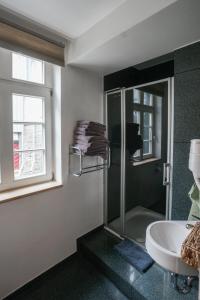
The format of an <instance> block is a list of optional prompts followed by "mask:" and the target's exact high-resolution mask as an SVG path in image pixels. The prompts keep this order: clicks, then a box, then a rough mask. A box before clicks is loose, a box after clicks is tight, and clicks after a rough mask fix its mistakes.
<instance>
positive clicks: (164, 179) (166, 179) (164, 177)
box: [163, 163, 170, 186]
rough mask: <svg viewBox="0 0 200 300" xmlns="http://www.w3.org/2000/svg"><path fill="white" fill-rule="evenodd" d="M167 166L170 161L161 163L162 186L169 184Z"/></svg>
mask: <svg viewBox="0 0 200 300" xmlns="http://www.w3.org/2000/svg"><path fill="white" fill-rule="evenodd" d="M169 167H170V163H164V164H163V185H164V186H167V185H169V184H170V180H169Z"/></svg>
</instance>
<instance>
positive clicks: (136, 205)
mask: <svg viewBox="0 0 200 300" xmlns="http://www.w3.org/2000/svg"><path fill="white" fill-rule="evenodd" d="M172 117H173V79H172V78H168V79H165V80H160V81H156V82H151V83H148V84H144V85H140V86H135V87H131V88H126V89H125V88H122V89H116V90H114V91H110V92H107V93H106V94H105V122H106V125H107V135H108V139H109V141H110V149H111V162H110V168H109V169H108V170H107V171H106V172H105V174H104V175H105V176H104V177H105V178H104V179H105V182H104V183H105V205H104V218H105V220H104V223H105V226H106V227H107V228H108V229H110V230H112V231H114V232H115V233H117V234H119V235H121V236H126V237H128V238H130V239H133V240H135V241H136V242H138V243H140V244H142V245H144V242H145V232H146V227H147V226H148V224H150V223H151V222H153V221H157V220H162V219H169V218H170V195H171V181H170V178H171V175H172V164H171V161H172V151H171V145H172V143H171V140H172V134H173V130H172V129H173V124H172V122H173V119H172Z"/></svg>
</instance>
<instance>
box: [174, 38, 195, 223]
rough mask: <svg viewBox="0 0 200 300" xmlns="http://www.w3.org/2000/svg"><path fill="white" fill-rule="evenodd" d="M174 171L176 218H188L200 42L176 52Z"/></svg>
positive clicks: (191, 182)
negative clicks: (189, 161)
mask: <svg viewBox="0 0 200 300" xmlns="http://www.w3.org/2000/svg"><path fill="white" fill-rule="evenodd" d="M174 68H175V75H174V97H175V98H174V115H175V118H174V174H173V194H172V219H180V220H181V219H187V217H188V214H189V210H190V207H191V202H190V199H189V197H188V192H189V190H190V188H191V186H192V184H193V176H192V173H191V172H190V171H189V169H188V159H189V150H190V140H191V139H194V138H200V43H196V44H193V45H191V46H187V47H185V48H182V49H179V50H177V51H176V52H175V55H174Z"/></svg>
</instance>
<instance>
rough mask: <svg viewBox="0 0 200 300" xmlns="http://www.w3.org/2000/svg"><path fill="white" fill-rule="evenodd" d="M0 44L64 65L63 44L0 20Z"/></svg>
mask: <svg viewBox="0 0 200 300" xmlns="http://www.w3.org/2000/svg"><path fill="white" fill-rule="evenodd" d="M0 46H1V47H4V48H7V49H9V50H12V51H16V52H21V53H24V54H26V55H30V56H32V57H36V58H39V59H42V60H45V61H48V62H51V63H54V64H57V65H60V66H64V65H65V59H64V50H65V48H64V45H58V44H56V43H53V42H51V41H48V40H45V39H43V38H41V37H38V36H37V35H34V34H32V33H29V32H26V31H24V30H21V29H19V28H17V27H15V26H12V25H10V24H6V23H4V22H1V21H0Z"/></svg>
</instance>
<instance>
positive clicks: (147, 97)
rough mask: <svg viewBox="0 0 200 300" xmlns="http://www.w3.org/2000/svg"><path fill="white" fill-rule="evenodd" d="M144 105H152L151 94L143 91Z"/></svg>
mask: <svg viewBox="0 0 200 300" xmlns="http://www.w3.org/2000/svg"><path fill="white" fill-rule="evenodd" d="M144 105H148V106H152V105H153V95H152V94H149V93H146V92H144Z"/></svg>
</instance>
